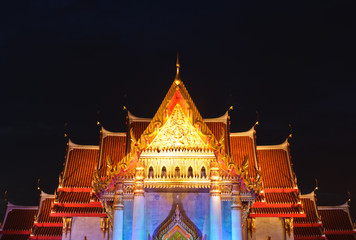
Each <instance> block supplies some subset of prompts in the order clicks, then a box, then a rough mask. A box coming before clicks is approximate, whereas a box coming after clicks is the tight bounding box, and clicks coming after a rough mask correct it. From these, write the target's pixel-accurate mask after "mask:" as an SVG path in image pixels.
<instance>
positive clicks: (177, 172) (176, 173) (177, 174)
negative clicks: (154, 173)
mask: <svg viewBox="0 0 356 240" xmlns="http://www.w3.org/2000/svg"><path fill="white" fill-rule="evenodd" d="M174 176H175V177H176V178H178V177H180V169H179V167H176V169H175V171H174Z"/></svg>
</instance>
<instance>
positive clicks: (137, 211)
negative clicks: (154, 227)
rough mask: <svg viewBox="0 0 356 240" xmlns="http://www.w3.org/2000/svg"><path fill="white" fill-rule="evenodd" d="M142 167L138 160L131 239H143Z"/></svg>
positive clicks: (143, 191) (143, 200)
mask: <svg viewBox="0 0 356 240" xmlns="http://www.w3.org/2000/svg"><path fill="white" fill-rule="evenodd" d="M143 178H144V167H143V163H141V162H138V163H137V167H136V179H135V189H134V206H133V220H132V240H144V239H145V196H144V194H145V188H144V185H143Z"/></svg>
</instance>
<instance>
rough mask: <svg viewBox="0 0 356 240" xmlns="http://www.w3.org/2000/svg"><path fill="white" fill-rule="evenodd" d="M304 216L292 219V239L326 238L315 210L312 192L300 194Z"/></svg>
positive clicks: (312, 239)
mask: <svg viewBox="0 0 356 240" xmlns="http://www.w3.org/2000/svg"><path fill="white" fill-rule="evenodd" d="M300 199H301V201H302V203H303V207H304V211H305V214H306V217H305V218H295V219H294V223H293V225H294V239H295V240H304V239H310V240H317V239H326V237H325V234H324V229H323V224H322V222H321V218H320V216H319V214H318V211H317V206H316V200H315V194H314V192H311V193H310V194H306V195H301V198H300Z"/></svg>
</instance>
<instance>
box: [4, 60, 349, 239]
mask: <svg viewBox="0 0 356 240" xmlns="http://www.w3.org/2000/svg"><path fill="white" fill-rule="evenodd" d="M179 67H180V66H179V62H178V61H177V74H176V77H175V79H174V81H173V83H172V85H171V87H170V89H169V90H168V92H167V94H166V96H165V98H164V99H163V101H162V103H161V105H160V107H159V108H158V110H157V112H156V113H155V115H154V117H153V118H152V119H151V118H140V117H136V116H134V115H133V114H131V112H129V111H127V129H128V130H127V132H111V131H108V130H106V129H105V128H104V127H102V128H101V134H100V143H99V145H98V146H88V145H78V144H74V143H73V142H71V141H70V140H69V141H68V146H67V154H66V162H65V166H64V169H63V171H62V173H61V175H60V177H59V184H58V187H57V189H56V191H55V194H54V195H49V194H46V193H43V192H42V194H41V200H40V203H39V206H38V207H20V206H14V205H11V204H9V205H8V209H7V212H6V216H5V219H4V224H3V225H2V228H1V230H0V234H1V239H2V240H3V239H56V240H57V239H58V240H59V239H62V240H82V239H87V240H92V239H93V240H94V239H95V240H98V239H107V240H122V239H125V240H128V239H132V240H161V239H164V240H174V239H177V240H178V239H180V240H188V239H189V240H222V239H224V240H267V239H273V240H291V239H295V240H303V239H329V240H334V239H344V240H348V239H356V237H355V229H354V227H353V222H352V220H351V217H350V213H349V210H348V205H347V204H346V205H342V206H336V207H318V206H317V204H316V200H315V194H314V192H312V193H310V194H307V195H301V191H300V189H299V188H298V184H297V181H296V175H295V173H294V171H293V169H292V164H291V158H290V151H289V143H288V138H287V140H285V141H284V142H283V141H282V142H283V143H281V144H280V145H269V146H257V145H256V141H255V139H256V131H255V127H256V125H257V124H258V123H256V124H254V125H253V126H252V128H251V129H250V130H248V131H246V132H238V133H232V132H230V127H229V126H230V117H229V110H228V111H227V112H226V113H225V114H224V115H223V116H220V117H217V118H208V119H207V118H203V117H202V116H201V115H200V113H199V111H198V109H197V108H196V106H195V104H194V102H193V100H192V99H191V97H190V95H189V93H188V91H187V89H186V88H185V86H184V84H183V82H182V80H181V78H180V74H179ZM335 219H336V220H335Z"/></svg>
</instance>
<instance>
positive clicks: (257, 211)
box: [250, 207, 302, 217]
mask: <svg viewBox="0 0 356 240" xmlns="http://www.w3.org/2000/svg"><path fill="white" fill-rule="evenodd" d="M251 214H263V215H265V214H268V215H270V216H271V217H272V215H283V214H284V215H286V214H298V215H301V216H300V217H302V214H300V211H299V208H298V207H288V208H252V209H251ZM251 214H250V215H251Z"/></svg>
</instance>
